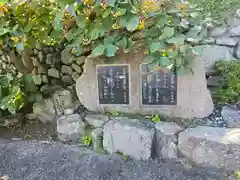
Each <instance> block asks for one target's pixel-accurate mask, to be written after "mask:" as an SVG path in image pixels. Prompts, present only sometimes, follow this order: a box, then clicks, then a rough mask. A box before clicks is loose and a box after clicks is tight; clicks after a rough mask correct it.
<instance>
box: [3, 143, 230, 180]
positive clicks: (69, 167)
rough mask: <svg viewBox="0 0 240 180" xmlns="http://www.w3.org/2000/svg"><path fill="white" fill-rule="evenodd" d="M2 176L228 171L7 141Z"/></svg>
mask: <svg viewBox="0 0 240 180" xmlns="http://www.w3.org/2000/svg"><path fill="white" fill-rule="evenodd" d="M1 142H2V141H1V140H0V152H1V154H0V173H1V174H0V175H2V176H4V175H7V176H8V177H9V180H23V179H24V180H40V179H41V180H101V178H102V180H227V179H228V178H227V175H226V173H225V172H224V171H220V170H216V169H204V168H192V169H188V170H187V169H185V168H184V166H183V165H181V164H180V163H177V162H170V161H168V162H161V163H157V162H152V161H151V162H141V161H135V160H128V161H127V162H125V161H123V160H122V159H121V157H120V156H118V155H102V154H97V153H94V152H91V151H90V150H88V149H86V148H79V147H77V146H76V145H67V144H62V143H59V142H58V143H53V144H44V143H42V142H17V143H16V142H15V143H8V142H3V143H4V144H3V145H1Z"/></svg>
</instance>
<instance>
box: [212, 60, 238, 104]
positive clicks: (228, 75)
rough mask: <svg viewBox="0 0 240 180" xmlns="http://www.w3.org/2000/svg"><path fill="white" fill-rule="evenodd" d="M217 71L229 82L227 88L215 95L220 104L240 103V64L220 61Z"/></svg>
mask: <svg viewBox="0 0 240 180" xmlns="http://www.w3.org/2000/svg"><path fill="white" fill-rule="evenodd" d="M215 67H216V70H218V71H219V73H220V74H221V75H222V76H223V78H224V79H226V80H227V82H228V87H227V88H221V89H219V90H218V91H217V92H216V93H214V94H213V97H214V99H215V100H216V102H218V103H236V102H239V101H240V62H239V61H234V60H233V61H230V62H225V61H219V62H217V63H216V65H215Z"/></svg>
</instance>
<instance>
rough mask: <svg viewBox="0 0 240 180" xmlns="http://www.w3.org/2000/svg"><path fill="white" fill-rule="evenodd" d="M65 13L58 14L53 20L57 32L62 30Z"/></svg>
mask: <svg viewBox="0 0 240 180" xmlns="http://www.w3.org/2000/svg"><path fill="white" fill-rule="evenodd" d="M62 17H63V12H58V13H57V14H56V16H55V19H54V20H53V28H54V29H55V30H57V31H59V30H61V29H62Z"/></svg>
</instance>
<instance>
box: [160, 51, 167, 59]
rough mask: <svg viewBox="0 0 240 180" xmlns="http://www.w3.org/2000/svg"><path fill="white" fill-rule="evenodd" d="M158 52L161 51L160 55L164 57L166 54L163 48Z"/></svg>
mask: <svg viewBox="0 0 240 180" xmlns="http://www.w3.org/2000/svg"><path fill="white" fill-rule="evenodd" d="M160 52H161V53H162V54H161V55H162V57H166V56H167V53H166V50H165V49H162V50H160Z"/></svg>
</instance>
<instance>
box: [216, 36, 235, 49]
mask: <svg viewBox="0 0 240 180" xmlns="http://www.w3.org/2000/svg"><path fill="white" fill-rule="evenodd" d="M238 40H239V39H236V38H230V37H219V38H217V39H216V44H217V45H223V46H232V47H234V46H236V44H237V43H238Z"/></svg>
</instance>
